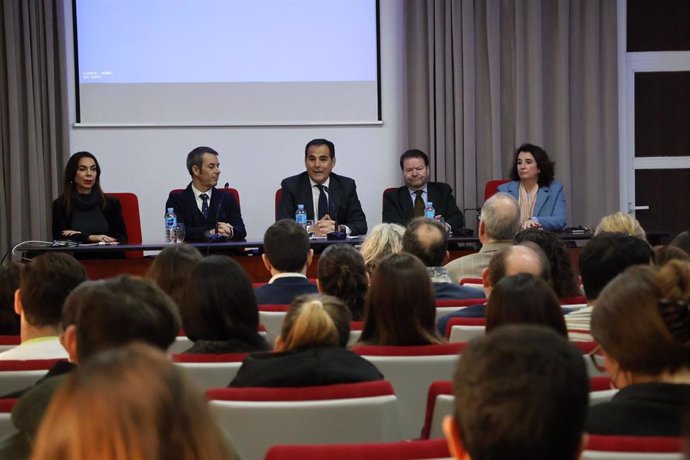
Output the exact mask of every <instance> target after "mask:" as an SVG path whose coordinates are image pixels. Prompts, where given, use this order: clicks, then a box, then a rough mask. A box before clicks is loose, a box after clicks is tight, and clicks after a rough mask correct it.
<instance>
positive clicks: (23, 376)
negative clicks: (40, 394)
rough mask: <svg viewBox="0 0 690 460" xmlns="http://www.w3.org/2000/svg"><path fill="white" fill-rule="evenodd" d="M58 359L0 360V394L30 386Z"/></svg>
mask: <svg viewBox="0 0 690 460" xmlns="http://www.w3.org/2000/svg"><path fill="white" fill-rule="evenodd" d="M58 361H59V360H58V359H28V360H7V361H0V395H5V394H8V393H12V392H14V391H17V390H22V389H24V388H27V387H30V386H32V385H33V384H34V383H36V381H38V380H39V379H40V378H41V377H43V376H45V375H46V374H47V373H48V371H49V370H50V368H51V367H53V365H54V364H55V363H57V362H58Z"/></svg>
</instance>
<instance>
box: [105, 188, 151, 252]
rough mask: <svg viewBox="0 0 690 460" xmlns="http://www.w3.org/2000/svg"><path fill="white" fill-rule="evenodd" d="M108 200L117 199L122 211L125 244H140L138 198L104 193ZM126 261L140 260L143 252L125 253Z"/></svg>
mask: <svg viewBox="0 0 690 460" xmlns="http://www.w3.org/2000/svg"><path fill="white" fill-rule="evenodd" d="M105 195H106V196H108V197H110V198H117V199H118V201H119V202H120V207H121V209H122V219H123V220H124V221H125V228H126V229H127V244H141V217H140V215H139V198H137V196H136V195H135V194H134V193H128V192H124V193H106V194H105ZM125 256H126V257H127V258H128V259H141V258H142V257H144V251H127V252H125Z"/></svg>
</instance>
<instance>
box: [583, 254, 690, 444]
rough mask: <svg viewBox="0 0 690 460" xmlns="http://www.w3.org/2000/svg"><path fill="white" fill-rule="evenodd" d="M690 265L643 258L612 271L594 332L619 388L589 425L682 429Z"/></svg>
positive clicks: (689, 401)
mask: <svg viewBox="0 0 690 460" xmlns="http://www.w3.org/2000/svg"><path fill="white" fill-rule="evenodd" d="M689 303H690V264H688V263H687V262H681V261H677V260H674V261H671V262H669V263H668V264H666V265H665V266H664V267H662V268H661V269H657V268H655V267H652V266H648V265H647V266H643V265H638V266H634V267H630V268H628V269H626V270H625V271H624V272H623V274H621V275H619V276H617V277H616V278H614V279H613V280H612V281H611V282H610V283H609V284H608V285H607V286H606V287H605V288H604V290H603V291H602V292H601V295H599V297H598V298H597V303H596V306H595V307H594V310H593V311H592V336H594V339H595V340H596V341H597V343H598V344H599V345H600V346H601V350H602V353H603V355H604V366H605V367H606V372H607V373H608V375H609V377H611V381H612V383H613V384H614V385H615V386H616V388H620V391H619V392H618V393H616V395H614V397H613V398H612V399H611V401H609V402H605V403H601V404H597V405H594V406H592V407H590V408H589V414H588V415H587V432H589V433H592V434H605V435H626V436H682V435H683V434H684V432H685V431H684V430H685V427H686V426H687V420H686V414H687V408H688V407H690V358H689V357H690V328H689V327H688V324H690V312H689V311H688V304H689Z"/></svg>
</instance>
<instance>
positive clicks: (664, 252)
mask: <svg viewBox="0 0 690 460" xmlns="http://www.w3.org/2000/svg"><path fill="white" fill-rule="evenodd" d="M652 249H653V251H654V264H655V265H656V266H658V267H663V266H664V265H666V264H667V263H668V262H670V261H671V260H683V261H686V262H689V261H690V255H688V253H687V252H685V251H683V250H682V249H681V248H679V247H677V246H671V245H670V244H669V245H667V246H654V248H652Z"/></svg>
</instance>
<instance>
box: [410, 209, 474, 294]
mask: <svg viewBox="0 0 690 460" xmlns="http://www.w3.org/2000/svg"><path fill="white" fill-rule="evenodd" d="M403 251H404V252H407V253H409V254H412V255H414V256H416V257H418V258H419V260H421V261H422V262H423V263H424V265H425V266H426V267H427V271H428V273H429V277H430V278H431V282H432V283H433V286H434V293H435V295H436V299H456V300H462V299H483V298H484V292H482V290H481V289H476V288H471V287H466V286H461V285H459V284H457V282H455V281H453V280H451V279H450V276H448V270H446V268H445V267H444V266H443V263H444V262H445V261H446V260H447V259H448V234H447V233H446V232H445V230H444V229H443V226H442V225H441V224H440V223H439V222H438V221H436V220H433V219H427V218H426V217H416V218H414V219H413V220H412V221H411V222H410V225H408V226H407V230H405V234H404V235H403Z"/></svg>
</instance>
